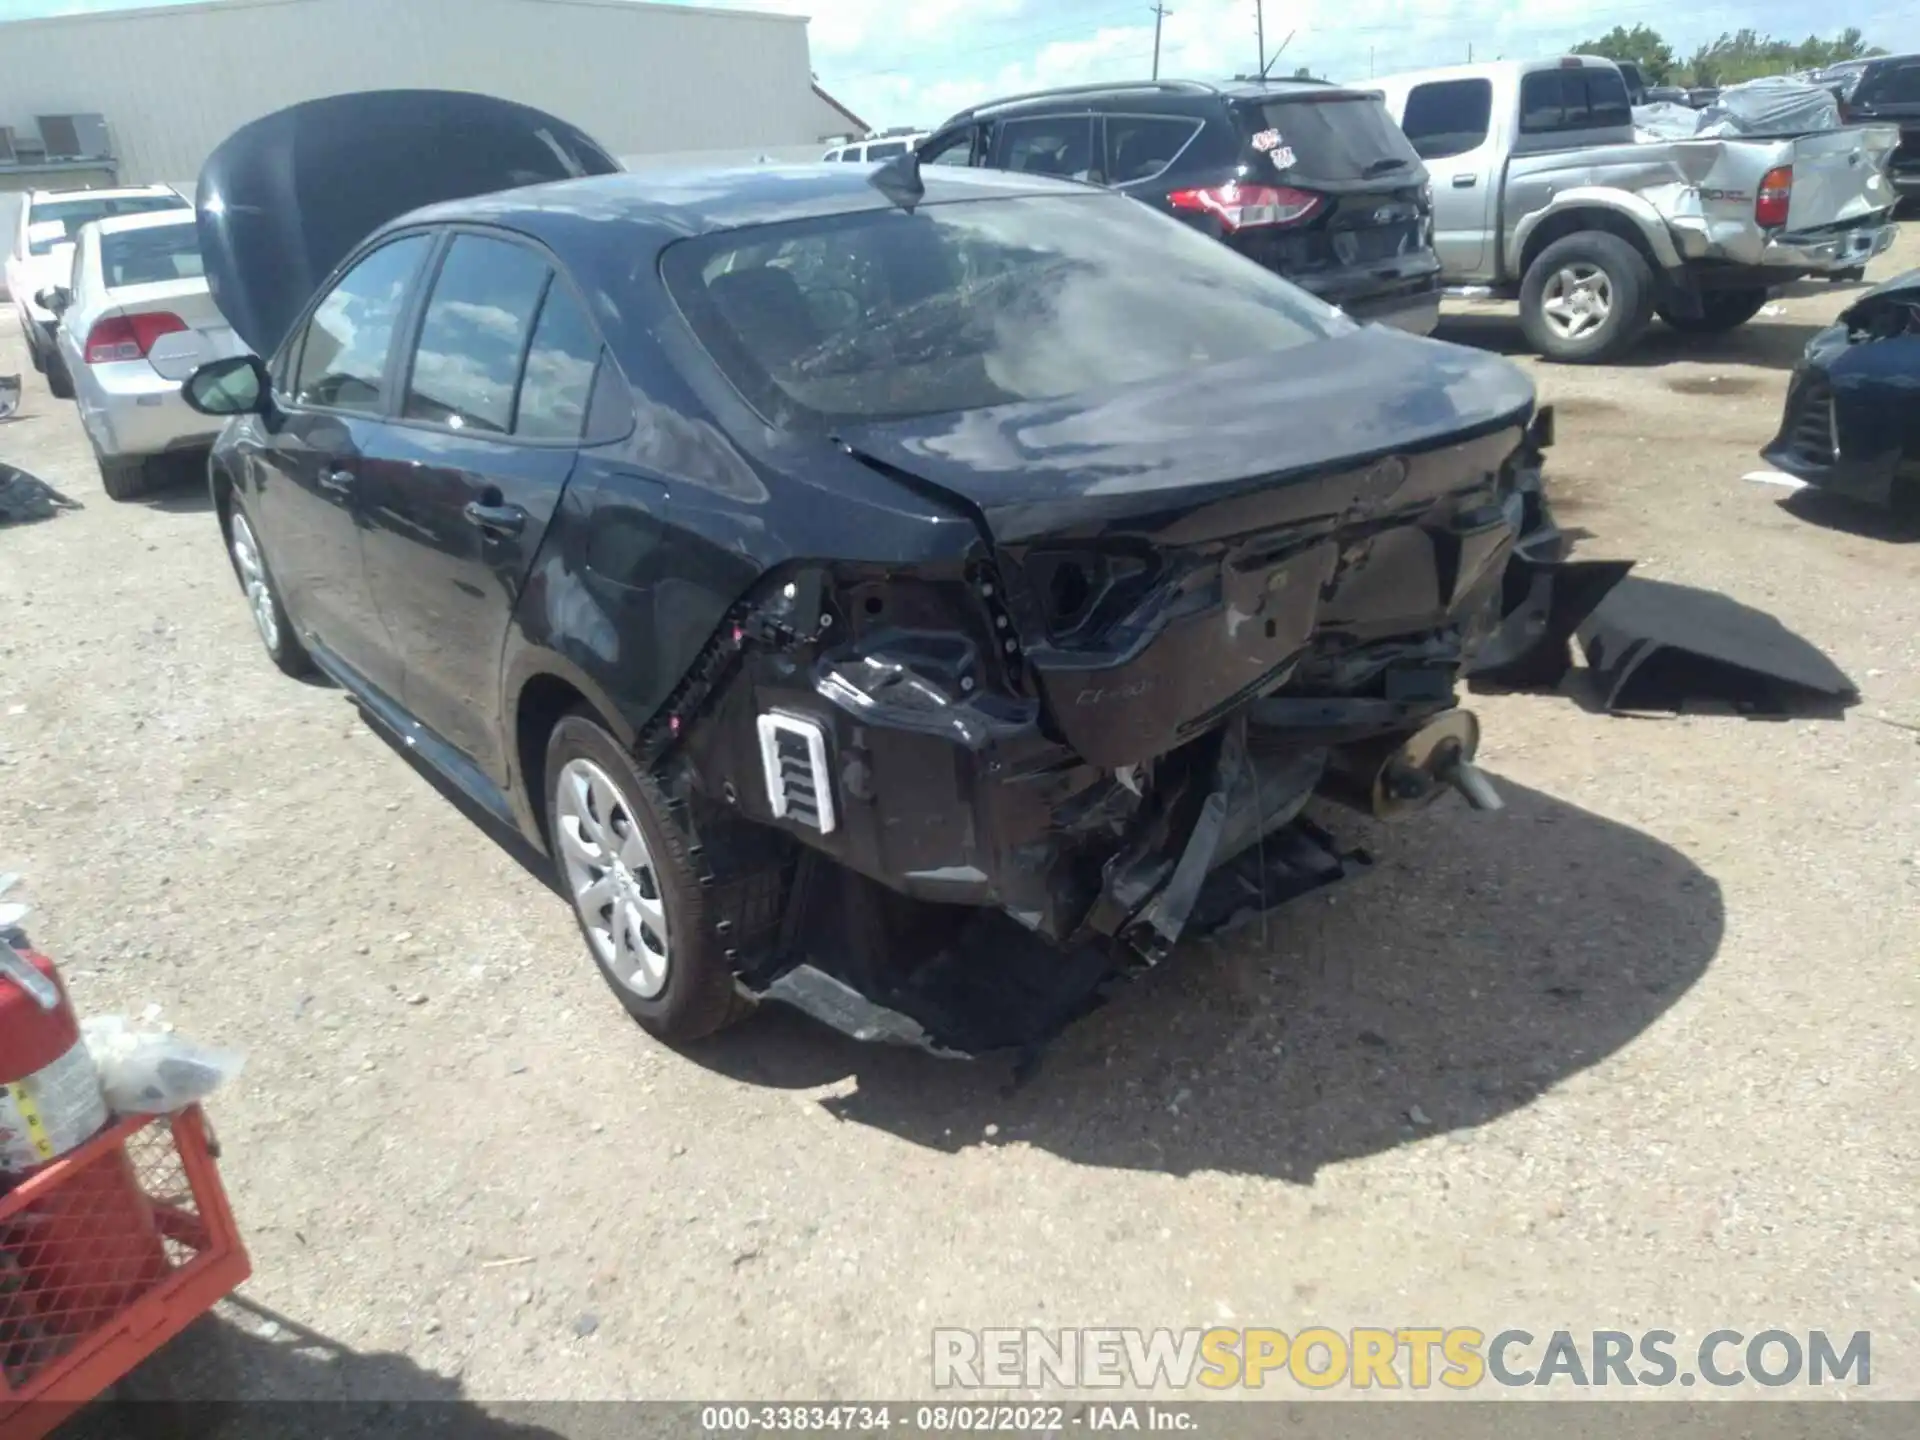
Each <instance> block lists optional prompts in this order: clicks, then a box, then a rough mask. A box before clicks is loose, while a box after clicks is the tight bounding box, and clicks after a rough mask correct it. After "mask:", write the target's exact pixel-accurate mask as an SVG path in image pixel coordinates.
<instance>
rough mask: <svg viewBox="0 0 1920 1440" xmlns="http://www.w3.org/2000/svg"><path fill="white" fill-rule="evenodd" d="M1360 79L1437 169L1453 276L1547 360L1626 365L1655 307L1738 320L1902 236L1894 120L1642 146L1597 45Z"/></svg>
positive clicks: (1706, 321) (1696, 327) (1678, 321)
mask: <svg viewBox="0 0 1920 1440" xmlns="http://www.w3.org/2000/svg"><path fill="white" fill-rule="evenodd" d="M1366 88H1369V89H1372V90H1375V91H1377V92H1379V93H1380V94H1381V95H1382V97H1383V98H1384V99H1385V101H1386V104H1387V109H1388V110H1389V111H1390V112H1391V113H1392V115H1393V117H1394V119H1396V120H1398V121H1399V122H1400V127H1401V128H1402V129H1403V130H1405V131H1406V132H1407V138H1408V139H1409V140H1411V141H1412V142H1413V147H1414V149H1415V150H1417V151H1418V152H1419V153H1420V156H1421V158H1422V159H1423V160H1425V161H1426V163H1427V168H1428V170H1429V171H1430V172H1431V173H1432V176H1433V189H1434V197H1433V217H1434V250H1435V251H1436V252H1437V253H1438V254H1439V257H1440V263H1441V267H1442V276H1443V279H1444V280H1445V282H1446V284H1447V285H1448V286H1449V287H1451V288H1454V289H1457V290H1464V291H1466V292H1467V293H1470V294H1479V295H1482V296H1498V297H1501V298H1508V299H1517V300H1518V301H1519V302H1520V319H1521V323H1522V325H1523V326H1524V327H1525V329H1526V333H1527V338H1528V341H1529V343H1531V344H1532V345H1533V347H1534V348H1535V349H1536V350H1538V351H1539V352H1540V353H1541V354H1543V355H1545V356H1547V357H1548V358H1550V359H1554V360H1561V361H1567V362H1575V363H1601V362H1605V361H1610V360H1615V359H1618V358H1619V357H1620V356H1622V355H1624V354H1625V353H1626V352H1627V351H1628V350H1630V349H1632V348H1633V346H1634V345H1635V344H1637V343H1638V342H1639V340H1640V337H1641V336H1642V335H1644V334H1645V333H1646V331H1647V329H1648V327H1649V326H1650V325H1651V324H1652V323H1653V317H1654V316H1655V315H1656V314H1657V315H1659V316H1660V318H1661V319H1662V320H1665V321H1666V322H1667V324H1669V325H1671V326H1673V327H1674V328H1675V329H1678V330H1685V331H1691V332H1699V333H1710V332H1717V331H1723V330H1731V329H1733V328H1734V327H1735V326H1737V325H1743V324H1745V323H1746V322H1747V321H1748V320H1750V319H1752V318H1753V317H1754V316H1755V315H1757V314H1758V313H1759V312H1760V308H1761V307H1762V306H1763V305H1765V304H1766V299H1767V292H1768V290H1769V289H1770V287H1772V286H1775V285H1781V284H1784V283H1786V282H1787V281H1789V280H1798V279H1800V278H1802V277H1803V276H1807V275H1827V276H1833V277H1835V278H1839V277H1843V276H1857V275H1858V274H1859V273H1860V271H1861V269H1862V268H1863V267H1864V266H1865V265H1866V263H1867V261H1869V260H1870V259H1872V258H1873V257H1874V256H1876V255H1878V254H1879V253H1880V252H1881V251H1883V250H1885V249H1886V248H1887V247H1888V246H1889V245H1891V244H1892V243H1893V237H1894V231H1895V227H1894V225H1893V223H1892V217H1893V209H1894V204H1895V199H1896V196H1895V192H1894V189H1893V186H1892V184H1891V183H1890V182H1889V181H1888V179H1887V176H1886V167H1887V164H1888V161H1889V159H1890V157H1891V156H1892V154H1893V152H1894V150H1895V149H1897V148H1898V146H1899V144H1900V130H1899V127H1898V126H1896V125H1859V126H1853V127H1849V128H1846V129H1841V130H1828V131H1822V132H1819V133H1816V134H1810V135H1791V136H1781V137H1778V138H1774V137H1755V136H1748V137H1742V138H1740V139H1708V140H1671V141H1650V142H1647V143H1636V142H1635V140H1634V128H1633V116H1632V112H1631V110H1630V108H1629V107H1628V104H1627V87H1626V84H1625V82H1624V81H1623V80H1622V79H1621V77H1620V71H1619V68H1618V67H1617V66H1615V65H1614V63H1613V62H1612V61H1610V60H1602V59H1597V58H1593V57H1586V56H1568V57H1566V58H1564V59H1555V60H1535V61H1512V60H1507V61H1499V62H1497V63H1494V64H1490V65H1463V66H1456V67H1454V68H1451V69H1446V70H1427V71H1421V72H1419V73H1415V74H1407V75H1394V76H1388V77H1387V78H1385V79H1380V80H1373V81H1369V82H1368V83H1367V86H1366Z"/></svg>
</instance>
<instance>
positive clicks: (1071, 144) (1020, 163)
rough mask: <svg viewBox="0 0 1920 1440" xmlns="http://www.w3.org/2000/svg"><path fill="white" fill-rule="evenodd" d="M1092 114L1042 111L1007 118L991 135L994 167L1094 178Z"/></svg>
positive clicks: (1080, 178)
mask: <svg viewBox="0 0 1920 1440" xmlns="http://www.w3.org/2000/svg"><path fill="white" fill-rule="evenodd" d="M1096 123H1097V122H1096V121H1095V119H1094V117H1093V116H1091V115H1041V116H1034V117H1033V118H1031V119H1020V120H1006V121H1003V122H1001V124H1000V125H999V126H998V127H997V128H996V133H995V135H994V138H993V161H992V164H993V168H994V169H996V170H1018V171H1020V172H1021V173H1022V174H1026V175H1057V176H1059V177H1060V178H1061V179H1063V180H1095V179H1098V178H1099V176H1098V172H1097V171H1096V168H1095V155H1094V125H1095V124H1096Z"/></svg>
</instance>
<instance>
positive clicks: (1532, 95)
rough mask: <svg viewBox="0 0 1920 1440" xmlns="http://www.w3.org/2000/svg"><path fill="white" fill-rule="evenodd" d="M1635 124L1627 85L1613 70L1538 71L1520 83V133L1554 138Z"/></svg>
mask: <svg viewBox="0 0 1920 1440" xmlns="http://www.w3.org/2000/svg"><path fill="white" fill-rule="evenodd" d="M1632 123H1633V111H1632V109H1631V108H1629V106H1628V104H1627V84H1626V81H1624V80H1622V79H1621V78H1620V72H1619V71H1618V70H1615V69H1613V68H1612V67H1611V66H1609V67H1606V68H1604V69H1603V68H1601V67H1599V66H1582V67H1581V68H1580V69H1577V70H1575V69H1572V68H1568V69H1562V70H1537V71H1535V72H1534V73H1533V74H1531V75H1528V76H1526V77H1525V78H1524V79H1522V80H1521V82H1520V133H1521V134H1523V135H1552V134H1557V133H1559V132H1562V131H1569V130H1606V129H1613V128H1616V127H1619V126H1623V125H1631V124H1632Z"/></svg>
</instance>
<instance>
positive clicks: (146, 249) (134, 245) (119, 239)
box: [100, 225, 207, 290]
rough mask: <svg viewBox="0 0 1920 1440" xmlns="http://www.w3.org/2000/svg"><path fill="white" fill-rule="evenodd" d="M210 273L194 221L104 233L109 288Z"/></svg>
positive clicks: (102, 246) (102, 266) (104, 266)
mask: <svg viewBox="0 0 1920 1440" xmlns="http://www.w3.org/2000/svg"><path fill="white" fill-rule="evenodd" d="M206 273H207V272H206V266H205V265H204V264H202V263H201V260H200V235H199V232H198V231H197V230H196V229H195V228H194V227H193V226H191V225H156V226H154V227H153V228H151V229H147V230H120V231H116V232H114V233H112V234H103V235H101V236H100V274H101V278H102V279H103V280H104V281H105V282H106V285H107V288H108V289H109V290H117V289H119V288H120V287H121V286H122V285H163V284H165V283H166V282H168V281H170V280H198V279H199V278H200V277H201V276H203V275H205V274H206Z"/></svg>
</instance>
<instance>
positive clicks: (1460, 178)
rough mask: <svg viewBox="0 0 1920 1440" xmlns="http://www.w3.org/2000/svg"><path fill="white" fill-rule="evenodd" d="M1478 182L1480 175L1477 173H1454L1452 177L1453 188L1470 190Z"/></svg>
mask: <svg viewBox="0 0 1920 1440" xmlns="http://www.w3.org/2000/svg"><path fill="white" fill-rule="evenodd" d="M1479 183H1480V177H1479V176H1478V175H1456V176H1454V177H1453V188H1454V189H1456V190H1471V189H1472V188H1473V187H1474V186H1476V185H1478V184H1479Z"/></svg>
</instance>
